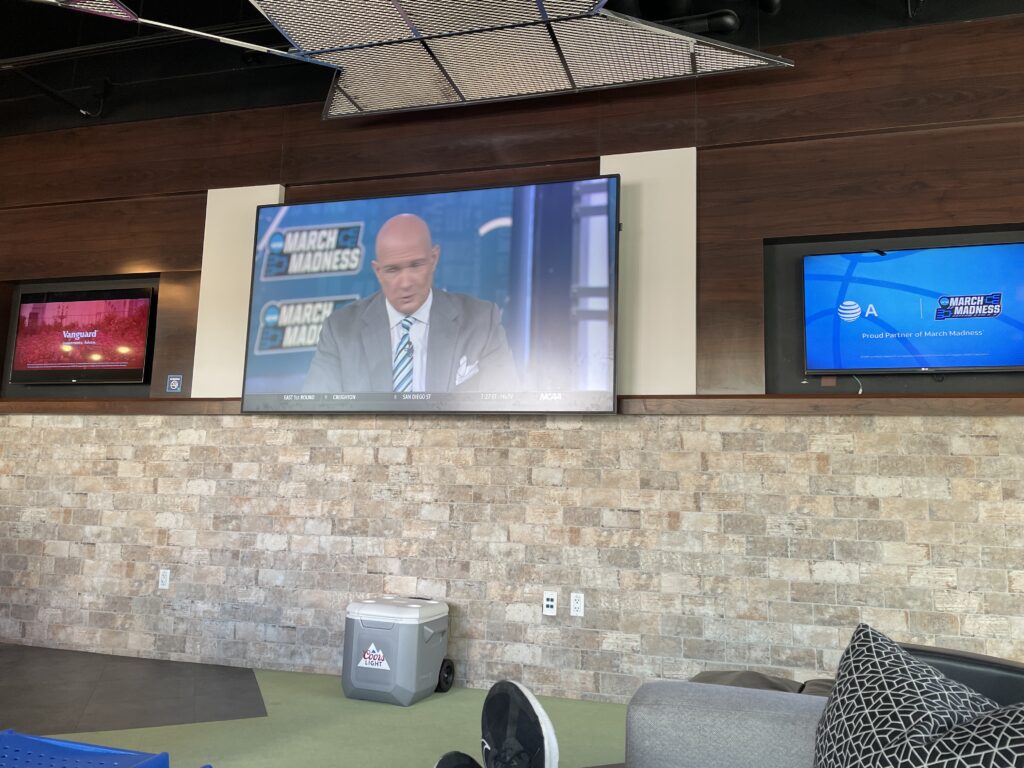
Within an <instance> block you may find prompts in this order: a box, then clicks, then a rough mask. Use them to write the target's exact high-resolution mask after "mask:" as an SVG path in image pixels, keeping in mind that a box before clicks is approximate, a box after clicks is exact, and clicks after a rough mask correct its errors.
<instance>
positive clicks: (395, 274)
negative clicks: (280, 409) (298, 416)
mask: <svg viewBox="0 0 1024 768" xmlns="http://www.w3.org/2000/svg"><path fill="white" fill-rule="evenodd" d="M374 255H375V257H376V258H375V260H374V261H373V263H372V266H373V271H374V274H376V275H377V281H378V282H379V283H380V290H379V291H377V292H376V293H374V294H372V295H370V296H367V297H366V298H364V299H360V300H359V301H355V302H352V303H351V304H347V305H345V306H344V307H342V308H340V309H338V310H336V311H335V312H334V313H333V314H331V316H330V317H328V318H327V320H326V321H324V325H323V328H322V329H321V330H320V341H319V343H318V344H317V348H316V354H315V355H314V356H313V362H312V363H311V364H310V366H309V372H308V373H307V374H306V381H305V384H304V386H303V390H304V391H305V392H321V393H337V392H395V393H410V392H508V391H515V390H516V389H517V388H518V381H519V378H518V375H517V373H516V366H515V362H514V361H513V359H512V352H511V350H510V349H509V346H508V340H507V339H506V337H505V329H504V328H503V327H502V325H501V316H500V313H499V311H498V307H497V306H496V305H495V304H493V303H492V302H489V301H482V300H480V299H477V298H474V297H472V296H469V295H467V294H464V293H448V292H447V291H442V290H439V289H435V288H434V287H433V284H434V271H435V269H436V268H437V262H438V259H439V258H440V255H441V249H440V247H439V246H438V245H437V244H435V243H434V242H433V240H432V238H431V236H430V228H429V227H428V226H427V223H426V222H425V221H424V220H423V219H421V218H420V217H419V216H415V215H413V214H411V213H402V214H399V215H397V216H393V217H392V218H390V219H388V220H387V221H386V222H384V225H383V226H382V227H381V228H380V231H379V232H378V233H377V241H376V245H375V250H374Z"/></svg>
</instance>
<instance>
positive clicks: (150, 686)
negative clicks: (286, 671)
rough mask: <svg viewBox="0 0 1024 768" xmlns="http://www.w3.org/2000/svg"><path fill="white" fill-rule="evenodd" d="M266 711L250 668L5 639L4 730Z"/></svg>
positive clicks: (43, 730) (0, 675) (175, 721)
mask: <svg viewBox="0 0 1024 768" xmlns="http://www.w3.org/2000/svg"><path fill="white" fill-rule="evenodd" d="M266 714H267V710H266V708H265V707H264V705H263V696H262V695H261V694H260V688H259V684H258V683H257V682H256V676H255V675H254V674H253V671H252V670H251V669H241V668H238V667H224V666H218V665H214V664H191V663H187V662H180V661H161V660H156V659H137V658H130V657H125V656H107V655H104V654H99V653H84V652H81V651H64V650H55V649H52V648H36V647H32V646H24V645H11V644H0V730H2V729H4V728H13V729H14V730H16V731H20V732H22V733H31V734H39V735H45V734H54V733H81V732H87V731H108V730H120V729H124V728H146V727H152V726H160V725H180V724H184V723H200V722H207V721H213V720H237V719H240V718H244V717H264V716H266Z"/></svg>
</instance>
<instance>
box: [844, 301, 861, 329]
mask: <svg viewBox="0 0 1024 768" xmlns="http://www.w3.org/2000/svg"><path fill="white" fill-rule="evenodd" d="M838 312H839V319H840V320H842V321H843V322H844V323H852V322H853V321H854V320H856V319H857V318H858V317H860V313H861V309H860V304H858V303H857V302H856V301H850V300H846V301H844V302H843V303H842V304H840V305H839V310H838Z"/></svg>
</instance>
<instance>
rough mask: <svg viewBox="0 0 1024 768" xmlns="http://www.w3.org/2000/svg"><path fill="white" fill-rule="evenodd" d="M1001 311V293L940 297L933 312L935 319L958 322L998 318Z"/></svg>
mask: <svg viewBox="0 0 1024 768" xmlns="http://www.w3.org/2000/svg"><path fill="white" fill-rule="evenodd" d="M1002 311H1003V294H1002V293H976V294H972V295H968V296H941V297H940V298H939V306H938V308H937V309H936V310H935V319H936V320H960V319H964V318H969V317H999V315H1000V314H1001V313H1002Z"/></svg>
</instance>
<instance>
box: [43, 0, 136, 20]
mask: <svg viewBox="0 0 1024 768" xmlns="http://www.w3.org/2000/svg"><path fill="white" fill-rule="evenodd" d="M61 5H63V6H64V7H65V8H70V9H71V10H73V11H81V12H82V13H92V14H95V15H97V16H109V17H110V18H112V19H120V20H121V21H138V19H139V17H138V16H136V15H135V13H133V12H132V11H130V10H129V9H128V8H125V7H124V6H123V5H122V4H121V3H119V2H117V0H64V1H63V2H62V3H61Z"/></svg>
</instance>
